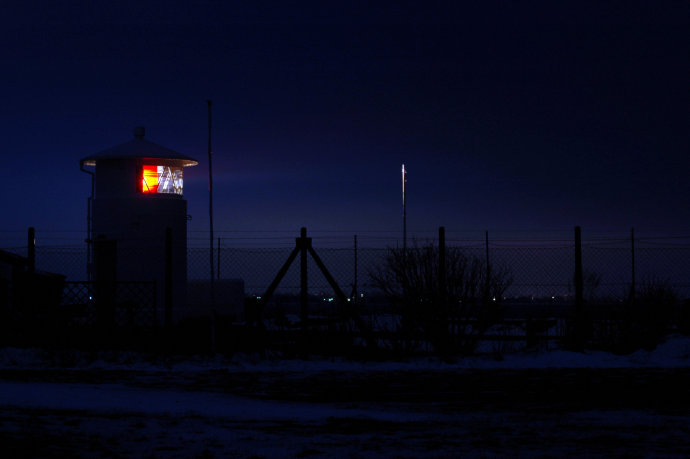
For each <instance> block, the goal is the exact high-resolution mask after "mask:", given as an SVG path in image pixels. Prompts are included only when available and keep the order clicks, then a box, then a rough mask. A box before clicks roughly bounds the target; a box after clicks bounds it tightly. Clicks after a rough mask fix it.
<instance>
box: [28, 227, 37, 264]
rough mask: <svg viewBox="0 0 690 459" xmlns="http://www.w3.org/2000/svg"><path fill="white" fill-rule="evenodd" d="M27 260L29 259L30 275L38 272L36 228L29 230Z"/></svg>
mask: <svg viewBox="0 0 690 459" xmlns="http://www.w3.org/2000/svg"><path fill="white" fill-rule="evenodd" d="M26 248H27V258H28V266H27V268H28V270H29V273H30V274H33V273H34V272H36V230H35V229H34V227H33V226H32V227H30V228H29V232H28V235H27V244H26Z"/></svg>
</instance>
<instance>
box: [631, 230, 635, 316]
mask: <svg viewBox="0 0 690 459" xmlns="http://www.w3.org/2000/svg"><path fill="white" fill-rule="evenodd" d="M630 257H631V273H630V274H631V276H632V278H631V281H630V302H631V303H633V302H634V301H635V288H636V286H635V228H632V229H631V230H630Z"/></svg>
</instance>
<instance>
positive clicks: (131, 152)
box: [81, 126, 199, 167]
mask: <svg viewBox="0 0 690 459" xmlns="http://www.w3.org/2000/svg"><path fill="white" fill-rule="evenodd" d="M144 135H145V130H144V127H143V126H137V127H135V128H134V139H132V140H130V141H129V142H125V143H123V144H120V145H117V146H115V147H112V148H108V149H106V150H103V151H100V152H98V153H96V154H94V155H91V156H87V157H86V158H83V159H82V160H81V164H83V165H85V166H95V165H96V163H97V162H98V161H101V160H106V159H130V158H131V159H134V158H143V159H162V160H168V161H173V162H175V163H178V164H179V165H180V166H183V167H187V166H196V165H197V164H199V162H198V161H197V160H196V159H194V158H191V157H189V156H186V155H183V154H182V153H179V152H177V151H175V150H171V149H170V148H166V147H164V146H162V145H158V144H157V143H153V142H151V141H149V140H146V139H144Z"/></svg>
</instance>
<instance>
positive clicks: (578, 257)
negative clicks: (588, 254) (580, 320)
mask: <svg viewBox="0 0 690 459" xmlns="http://www.w3.org/2000/svg"><path fill="white" fill-rule="evenodd" d="M574 281H575V309H576V311H577V312H578V313H581V312H582V301H583V295H582V293H583V276H582V230H581V229H580V227H579V226H576V227H575V279H574Z"/></svg>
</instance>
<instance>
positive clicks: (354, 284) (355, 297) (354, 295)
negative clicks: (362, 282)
mask: <svg viewBox="0 0 690 459" xmlns="http://www.w3.org/2000/svg"><path fill="white" fill-rule="evenodd" d="M352 296H353V301H354V303H355V304H357V300H358V298H357V235H356V234H355V279H354V282H353V284H352Z"/></svg>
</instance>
